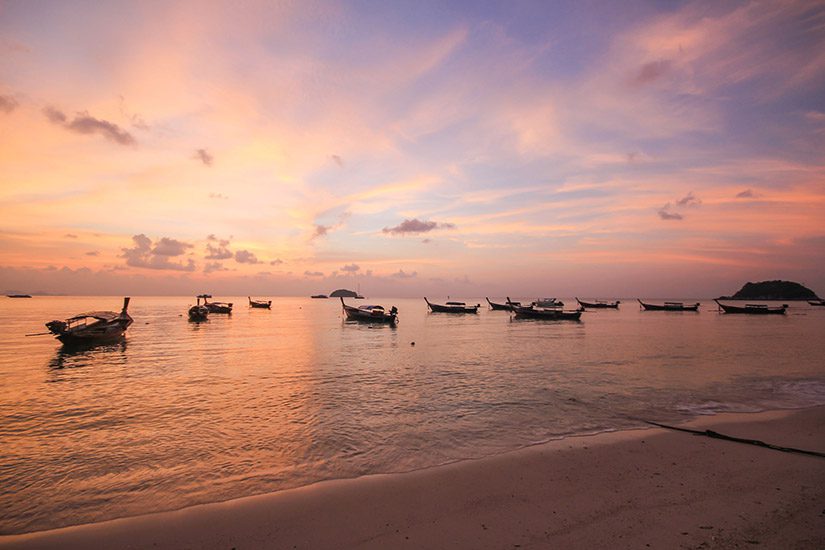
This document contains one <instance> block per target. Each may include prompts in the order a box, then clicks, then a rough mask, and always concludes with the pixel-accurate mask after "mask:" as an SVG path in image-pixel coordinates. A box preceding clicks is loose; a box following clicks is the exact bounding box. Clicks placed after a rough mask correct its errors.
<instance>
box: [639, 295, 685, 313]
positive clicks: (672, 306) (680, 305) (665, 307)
mask: <svg viewBox="0 0 825 550" xmlns="http://www.w3.org/2000/svg"><path fill="white" fill-rule="evenodd" d="M637 300H639V299H638V298H637ZM639 303H640V304H642V307H643V308H644V309H645V311H699V302H696V303H695V304H685V303H684V302H665V303H664V304H649V303H647V302H643V301H641V300H639Z"/></svg>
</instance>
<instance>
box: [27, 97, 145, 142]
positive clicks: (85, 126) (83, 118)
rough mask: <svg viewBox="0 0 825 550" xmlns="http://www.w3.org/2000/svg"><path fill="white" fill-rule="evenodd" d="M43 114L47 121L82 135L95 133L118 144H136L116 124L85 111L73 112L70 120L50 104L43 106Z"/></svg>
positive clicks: (130, 135)
mask: <svg viewBox="0 0 825 550" xmlns="http://www.w3.org/2000/svg"><path fill="white" fill-rule="evenodd" d="M43 114H44V115H45V116H46V119H47V120H48V121H49V122H51V123H52V124H55V125H57V126H60V127H62V128H65V129H66V130H68V131H70V132H74V133H77V134H84V135H92V134H97V135H100V136H103V137H104V138H106V139H107V140H109V141H112V142H114V143H117V144H118V145H125V146H131V145H136V144H137V141H136V140H135V138H134V137H133V136H132V134H130V133H129V132H127V131H126V130H124V129H122V128H121V127H120V126H118V125H117V124H114V123H112V122H109V121H107V120H102V119H98V118H95V117H93V116H91V115H90V114H89V113H88V112H86V111H83V112H79V113H77V114H75V117H74V119H72V120H69V118H68V117H67V116H66V114H65V113H64V112H63V111H60V110H59V109H56V108H54V107H51V106H47V107H45V108H44V109H43Z"/></svg>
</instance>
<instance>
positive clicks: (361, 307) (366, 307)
mask: <svg viewBox="0 0 825 550" xmlns="http://www.w3.org/2000/svg"><path fill="white" fill-rule="evenodd" d="M358 309H363V310H366V311H374V310H379V309H380V310H381V311H384V306H358Z"/></svg>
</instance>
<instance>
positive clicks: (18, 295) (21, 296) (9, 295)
mask: <svg viewBox="0 0 825 550" xmlns="http://www.w3.org/2000/svg"><path fill="white" fill-rule="evenodd" d="M31 297H32V295H31V294H6V298H31Z"/></svg>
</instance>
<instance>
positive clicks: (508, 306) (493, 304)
mask: <svg viewBox="0 0 825 550" xmlns="http://www.w3.org/2000/svg"><path fill="white" fill-rule="evenodd" d="M485 300H487V303H488V304H490V309H492V310H506V311H510V309H512V307H513V306H520V305H521V302H510V303H509V304H499V303H497V302H491V301H490V299H489V298H485Z"/></svg>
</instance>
